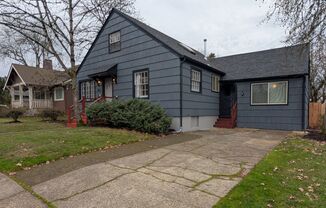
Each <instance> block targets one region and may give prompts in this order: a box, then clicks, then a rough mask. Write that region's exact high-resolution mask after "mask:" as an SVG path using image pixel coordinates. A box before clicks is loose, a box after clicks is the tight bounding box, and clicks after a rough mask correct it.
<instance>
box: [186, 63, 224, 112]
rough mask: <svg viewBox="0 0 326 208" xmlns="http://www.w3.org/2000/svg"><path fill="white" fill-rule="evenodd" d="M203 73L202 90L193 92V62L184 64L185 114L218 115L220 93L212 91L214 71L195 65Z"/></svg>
mask: <svg viewBox="0 0 326 208" xmlns="http://www.w3.org/2000/svg"><path fill="white" fill-rule="evenodd" d="M195 68H197V69H199V70H200V71H201V72H202V73H201V74H202V88H201V92H200V93H197V92H191V90H190V89H191V80H190V79H191V64H189V63H187V62H186V63H184V64H183V101H182V102H183V104H182V106H183V116H184V117H189V116H218V115H219V93H216V92H212V90H211V86H212V83H211V82H212V80H211V76H212V72H210V71H208V70H205V69H203V68H200V67H195Z"/></svg>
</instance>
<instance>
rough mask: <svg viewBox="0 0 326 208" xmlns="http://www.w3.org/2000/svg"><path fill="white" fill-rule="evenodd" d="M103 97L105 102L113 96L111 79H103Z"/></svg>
mask: <svg viewBox="0 0 326 208" xmlns="http://www.w3.org/2000/svg"><path fill="white" fill-rule="evenodd" d="M104 95H105V98H106V100H111V99H112V96H113V83H112V77H107V78H105V81H104Z"/></svg>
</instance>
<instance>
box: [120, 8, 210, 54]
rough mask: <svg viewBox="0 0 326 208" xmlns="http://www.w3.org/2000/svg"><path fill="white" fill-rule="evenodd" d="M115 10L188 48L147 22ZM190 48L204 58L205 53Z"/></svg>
mask: <svg viewBox="0 0 326 208" xmlns="http://www.w3.org/2000/svg"><path fill="white" fill-rule="evenodd" d="M114 10H115V11H117V12H118V13H119V14H121V15H122V16H126V17H128V18H129V19H132V20H134V21H136V22H138V23H139V24H143V25H145V26H147V27H149V28H151V29H152V30H155V31H156V32H158V33H161V34H162V35H164V36H166V37H168V38H170V39H173V40H174V41H176V42H178V43H181V44H184V45H186V46H188V44H186V43H184V42H181V41H179V40H177V39H176V38H174V37H172V36H170V35H167V34H165V33H163V32H161V31H159V30H158V29H156V28H154V27H152V26H151V25H149V24H146V23H145V22H142V21H140V20H138V19H136V18H134V17H132V16H130V15H128V14H125V13H123V12H122V11H120V10H118V9H115V8H114ZM188 47H190V48H191V49H192V50H194V51H196V52H198V53H199V54H201V55H203V56H204V54H203V53H201V52H200V51H198V50H196V49H194V48H193V47H191V46H188Z"/></svg>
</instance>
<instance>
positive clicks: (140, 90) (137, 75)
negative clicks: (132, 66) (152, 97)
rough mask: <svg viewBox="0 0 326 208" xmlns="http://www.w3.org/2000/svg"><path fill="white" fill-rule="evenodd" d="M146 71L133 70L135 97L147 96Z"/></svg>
mask: <svg viewBox="0 0 326 208" xmlns="http://www.w3.org/2000/svg"><path fill="white" fill-rule="evenodd" d="M148 79H149V78H148V71H147V70H145V71H138V72H134V90H135V98H148V96H149V81H148Z"/></svg>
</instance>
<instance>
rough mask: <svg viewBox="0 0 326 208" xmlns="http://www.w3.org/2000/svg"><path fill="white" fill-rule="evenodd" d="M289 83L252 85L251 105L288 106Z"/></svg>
mask: <svg viewBox="0 0 326 208" xmlns="http://www.w3.org/2000/svg"><path fill="white" fill-rule="evenodd" d="M287 103H288V81H280V82H265V83H253V84H251V105H286V104H287Z"/></svg>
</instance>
